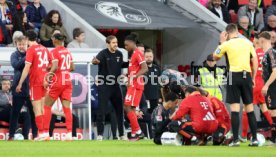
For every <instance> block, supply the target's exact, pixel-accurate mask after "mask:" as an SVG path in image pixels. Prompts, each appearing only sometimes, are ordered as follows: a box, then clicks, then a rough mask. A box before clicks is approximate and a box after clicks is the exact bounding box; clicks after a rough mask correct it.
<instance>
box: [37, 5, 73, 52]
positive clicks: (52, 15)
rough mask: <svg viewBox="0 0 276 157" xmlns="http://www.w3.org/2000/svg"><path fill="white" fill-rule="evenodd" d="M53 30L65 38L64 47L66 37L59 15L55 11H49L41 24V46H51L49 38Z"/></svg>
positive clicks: (66, 41)
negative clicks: (58, 31)
mask: <svg viewBox="0 0 276 157" xmlns="http://www.w3.org/2000/svg"><path fill="white" fill-rule="evenodd" d="M54 29H59V30H60V31H61V34H63V35H64V36H66V40H65V45H67V43H68V35H67V32H66V30H65V28H64V26H63V24H62V19H61V16H60V13H59V11H57V10H51V11H50V12H49V13H48V14H47V16H46V17H45V20H44V23H43V24H42V26H41V29H40V39H41V44H42V45H44V46H46V47H50V46H51V43H52V41H51V37H52V33H53V30H54Z"/></svg>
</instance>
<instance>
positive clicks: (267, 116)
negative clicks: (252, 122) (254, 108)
mask: <svg viewBox="0 0 276 157" xmlns="http://www.w3.org/2000/svg"><path fill="white" fill-rule="evenodd" d="M263 114H264V116H265V118H266V120H267V121H268V123H269V125H272V118H271V116H270V114H269V112H268V111H265V112H264V113H263Z"/></svg>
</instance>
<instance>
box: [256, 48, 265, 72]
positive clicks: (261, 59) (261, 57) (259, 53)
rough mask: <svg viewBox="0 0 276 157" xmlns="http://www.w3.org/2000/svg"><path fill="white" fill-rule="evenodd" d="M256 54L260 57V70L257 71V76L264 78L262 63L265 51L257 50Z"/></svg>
mask: <svg viewBox="0 0 276 157" xmlns="http://www.w3.org/2000/svg"><path fill="white" fill-rule="evenodd" d="M256 54H257V57H258V70H257V75H256V77H262V73H263V65H262V61H263V58H264V54H265V53H264V50H263V49H261V48H258V49H256Z"/></svg>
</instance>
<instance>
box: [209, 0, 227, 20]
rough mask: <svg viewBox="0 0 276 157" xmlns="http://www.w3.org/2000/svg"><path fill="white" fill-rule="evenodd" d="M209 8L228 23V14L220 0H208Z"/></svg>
mask: <svg viewBox="0 0 276 157" xmlns="http://www.w3.org/2000/svg"><path fill="white" fill-rule="evenodd" d="M208 8H209V10H210V11H211V12H212V13H214V14H215V15H216V16H218V17H219V18H220V19H221V20H223V21H224V22H226V23H230V15H229V12H228V10H227V8H226V7H225V6H224V5H223V4H222V0H210V3H209V7H208Z"/></svg>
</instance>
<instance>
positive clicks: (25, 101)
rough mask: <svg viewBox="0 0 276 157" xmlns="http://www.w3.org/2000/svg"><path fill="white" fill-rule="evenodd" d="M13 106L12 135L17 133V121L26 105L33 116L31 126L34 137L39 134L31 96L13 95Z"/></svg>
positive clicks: (11, 117) (11, 118)
mask: <svg viewBox="0 0 276 157" xmlns="http://www.w3.org/2000/svg"><path fill="white" fill-rule="evenodd" d="M12 101H13V106H12V111H11V115H10V132H9V133H10V137H13V136H14V134H15V130H16V128H17V123H18V119H19V114H20V111H21V109H22V106H23V105H25V106H26V107H27V108H28V111H29V112H28V113H29V114H30V117H31V128H32V134H33V137H36V136H37V127H36V124H35V114H34V111H33V106H32V102H31V100H30V98H29V97H19V96H13V97H12Z"/></svg>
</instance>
